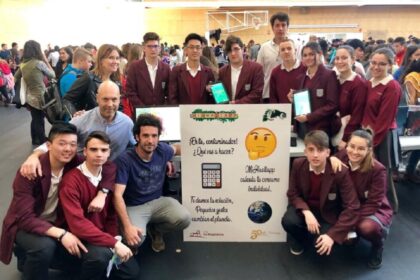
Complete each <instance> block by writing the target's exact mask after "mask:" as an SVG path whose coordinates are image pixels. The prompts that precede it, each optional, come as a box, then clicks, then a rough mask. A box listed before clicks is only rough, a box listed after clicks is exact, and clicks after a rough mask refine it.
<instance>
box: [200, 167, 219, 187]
mask: <svg viewBox="0 0 420 280" xmlns="http://www.w3.org/2000/svg"><path fill="white" fill-rule="evenodd" d="M201 182H202V187H203V189H220V188H222V164H221V163H202V164H201Z"/></svg>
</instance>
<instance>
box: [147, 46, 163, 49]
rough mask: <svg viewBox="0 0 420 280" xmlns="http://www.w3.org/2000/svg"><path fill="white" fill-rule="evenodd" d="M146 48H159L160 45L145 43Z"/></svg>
mask: <svg viewBox="0 0 420 280" xmlns="http://www.w3.org/2000/svg"><path fill="white" fill-rule="evenodd" d="M146 48H148V49H158V48H160V46H159V45H146Z"/></svg>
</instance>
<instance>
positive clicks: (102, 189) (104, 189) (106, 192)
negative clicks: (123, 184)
mask: <svg viewBox="0 0 420 280" xmlns="http://www.w3.org/2000/svg"><path fill="white" fill-rule="evenodd" d="M100 191H101V192H103V193H104V194H108V193H109V190H108V189H106V188H101V189H100Z"/></svg>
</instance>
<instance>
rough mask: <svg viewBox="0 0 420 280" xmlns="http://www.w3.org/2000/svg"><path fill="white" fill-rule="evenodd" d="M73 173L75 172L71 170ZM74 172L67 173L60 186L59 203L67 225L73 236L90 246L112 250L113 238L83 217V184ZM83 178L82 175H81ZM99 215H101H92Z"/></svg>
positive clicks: (114, 240) (114, 241)
mask: <svg viewBox="0 0 420 280" xmlns="http://www.w3.org/2000/svg"><path fill="white" fill-rule="evenodd" d="M73 171H77V170H75V169H73ZM75 174H76V172H70V173H67V174H66V175H65V176H64V178H63V180H62V182H61V185H60V191H59V196H60V203H61V206H62V208H63V212H64V216H65V218H66V222H67V225H68V226H69V229H70V230H71V232H72V233H73V234H75V235H76V236H77V237H78V238H80V239H82V240H85V241H87V242H88V243H90V244H93V245H98V246H106V247H111V248H113V247H114V246H115V243H116V242H117V240H116V239H115V238H114V236H112V235H110V234H108V233H106V232H103V231H101V230H100V229H99V228H98V227H97V226H96V225H95V224H94V223H93V222H91V221H90V220H89V219H87V218H86V217H85V214H84V211H85V210H86V209H84V206H83V204H82V203H83V202H82V200H83V197H82V196H83V195H86V193H83V191H82V190H81V188H83V182H80V181H79V179H78V178H77V176H75ZM82 176H83V175H82ZM93 215H101V214H93Z"/></svg>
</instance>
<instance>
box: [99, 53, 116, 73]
mask: <svg viewBox="0 0 420 280" xmlns="http://www.w3.org/2000/svg"><path fill="white" fill-rule="evenodd" d="M101 65H102V69H103V71H104V72H105V73H109V75H111V74H112V73H115V72H117V71H118V69H119V66H120V55H119V53H118V52H117V51H116V50H113V51H112V52H111V53H110V54H109V55H108V56H106V57H104V58H103V59H101Z"/></svg>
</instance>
